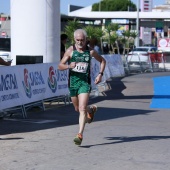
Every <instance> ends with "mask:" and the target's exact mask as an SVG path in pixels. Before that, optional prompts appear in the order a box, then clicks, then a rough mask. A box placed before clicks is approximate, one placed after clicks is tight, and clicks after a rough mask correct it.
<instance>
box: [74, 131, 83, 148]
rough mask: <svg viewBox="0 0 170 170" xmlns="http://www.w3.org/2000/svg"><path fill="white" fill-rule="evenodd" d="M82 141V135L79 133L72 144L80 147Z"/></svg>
mask: <svg viewBox="0 0 170 170" xmlns="http://www.w3.org/2000/svg"><path fill="white" fill-rule="evenodd" d="M82 140H83V135H82V134H81V133H78V134H77V135H76V137H75V138H74V143H75V144H76V145H81V142H82Z"/></svg>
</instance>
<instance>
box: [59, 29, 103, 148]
mask: <svg viewBox="0 0 170 170" xmlns="http://www.w3.org/2000/svg"><path fill="white" fill-rule="evenodd" d="M86 38H87V33H86V32H85V30H83V29H78V30H76V31H75V32H74V40H75V44H74V45H73V46H70V47H69V48H68V49H67V50H66V52H65V54H64V56H63V58H62V60H61V61H60V63H59V65H58V69H59V70H66V69H69V91H70V96H71V100H72V103H73V105H74V108H75V111H77V112H79V132H78V134H77V135H76V137H75V138H74V143H75V144H76V145H81V143H82V140H83V132H84V128H85V124H86V123H91V122H92V121H93V119H94V114H95V112H96V111H97V106H96V105H92V106H88V101H89V94H90V91H91V82H90V80H91V78H90V62H91V58H92V57H94V58H95V59H96V60H97V61H99V62H100V72H99V74H98V76H97V77H96V79H95V84H98V83H100V82H101V80H102V75H103V72H104V69H105V65H106V61H105V59H104V58H103V57H102V56H100V55H99V54H98V53H97V52H96V51H95V50H94V49H92V48H90V47H88V46H87V45H86Z"/></svg>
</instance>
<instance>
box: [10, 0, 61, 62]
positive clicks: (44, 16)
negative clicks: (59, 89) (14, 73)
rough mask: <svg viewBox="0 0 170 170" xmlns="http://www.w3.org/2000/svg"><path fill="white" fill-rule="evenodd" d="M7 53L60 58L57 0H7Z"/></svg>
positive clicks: (52, 60)
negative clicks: (8, 28) (8, 18)
mask: <svg viewBox="0 0 170 170" xmlns="http://www.w3.org/2000/svg"><path fill="white" fill-rule="evenodd" d="M10 5H11V55H12V57H11V58H12V59H13V65H15V64H16V55H25V56H40V55H43V63H48V62H57V61H59V60H60V1H56V0H11V1H10Z"/></svg>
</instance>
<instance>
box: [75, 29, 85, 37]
mask: <svg viewBox="0 0 170 170" xmlns="http://www.w3.org/2000/svg"><path fill="white" fill-rule="evenodd" d="M78 33H80V34H83V35H84V37H85V38H86V37H87V33H86V31H85V30H83V29H77V30H75V31H74V37H76V34H78Z"/></svg>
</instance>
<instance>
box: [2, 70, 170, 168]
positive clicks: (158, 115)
mask: <svg viewBox="0 0 170 170" xmlns="http://www.w3.org/2000/svg"><path fill="white" fill-rule="evenodd" d="M157 76H169V73H168V72H160V73H146V74H138V75H131V76H128V77H123V78H114V79H112V80H110V81H108V87H110V89H108V90H106V91H105V92H104V93H102V94H101V95H100V96H99V97H96V98H91V99H90V104H93V103H95V104H97V105H98V107H99V109H98V112H97V113H96V117H95V120H94V122H93V123H92V124H87V125H86V128H85V133H84V139H83V142H82V145H81V146H80V147H78V146H76V145H74V143H73V138H74V136H75V135H76V134H77V132H78V114H77V113H76V112H75V111H74V108H73V106H72V104H71V105H67V106H64V107H55V106H53V107H49V108H47V110H46V111H45V112H43V111H41V110H39V109H37V108H35V109H32V110H31V112H29V113H28V119H25V120H24V119H22V118H21V117H19V116H17V117H12V118H10V119H9V118H5V119H2V120H0V129H1V130H0V143H1V152H0V157H1V159H0V167H1V168H0V169H1V170H18V169H21V170H87V169H90V170H112V169H114V170H168V169H169V167H170V161H169V158H170V126H169V125H170V124H169V120H170V111H169V110H168V109H153V108H152V109H151V108H150V102H151V100H152V97H153V81H152V78H153V77H157Z"/></svg>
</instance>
